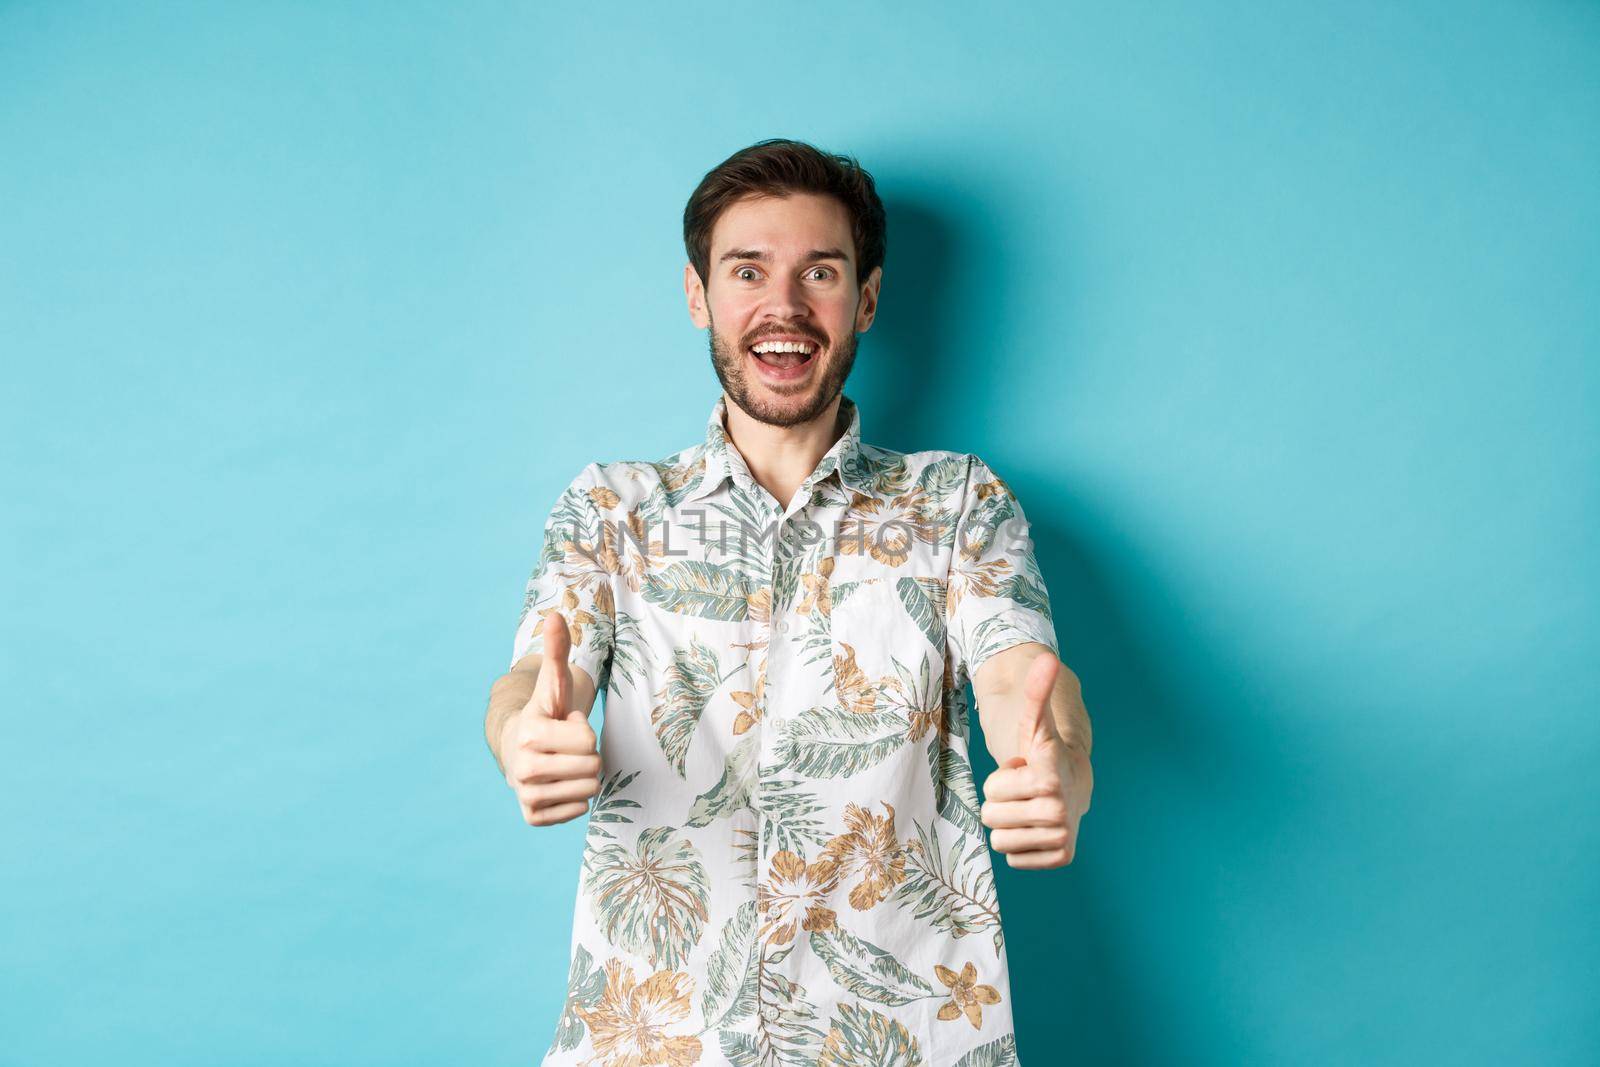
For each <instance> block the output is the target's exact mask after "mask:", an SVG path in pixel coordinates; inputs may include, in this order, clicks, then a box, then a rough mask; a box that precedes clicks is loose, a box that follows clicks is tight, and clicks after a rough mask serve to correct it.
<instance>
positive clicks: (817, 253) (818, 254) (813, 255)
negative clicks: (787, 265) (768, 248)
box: [717, 248, 849, 263]
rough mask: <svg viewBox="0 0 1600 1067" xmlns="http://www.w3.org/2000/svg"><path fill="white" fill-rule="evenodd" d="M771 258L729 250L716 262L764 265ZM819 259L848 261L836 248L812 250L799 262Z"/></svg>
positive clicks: (749, 250)
mask: <svg viewBox="0 0 1600 1067" xmlns="http://www.w3.org/2000/svg"><path fill="white" fill-rule="evenodd" d="M771 258H772V257H771V256H769V255H767V253H765V252H763V251H760V250H758V249H754V248H730V249H728V250H727V251H726V252H724V253H722V256H721V258H719V259H718V260H717V262H718V263H726V262H727V261H728V260H730V259H753V260H755V261H756V262H757V263H765V262H767V261H768V260H769V259H771ZM821 259H837V260H840V261H848V259H849V257H848V256H846V255H845V254H844V252H842V251H840V250H839V249H837V248H813V249H812V250H811V251H810V252H807V253H806V256H805V258H804V259H803V260H801V262H802V263H815V262H817V261H818V260H821Z"/></svg>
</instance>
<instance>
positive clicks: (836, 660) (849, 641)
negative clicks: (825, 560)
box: [831, 574, 946, 734]
mask: <svg viewBox="0 0 1600 1067" xmlns="http://www.w3.org/2000/svg"><path fill="white" fill-rule="evenodd" d="M943 592H944V583H943V582H942V581H941V580H939V579H933V578H918V577H913V576H910V575H895V574H884V575H877V576H873V577H870V578H863V579H860V580H858V581H853V582H840V583H837V584H836V586H835V588H834V591H833V596H834V601H833V611H832V622H833V625H832V634H831V640H832V646H833V649H832V650H833V681H834V690H835V693H836V695H837V697H838V700H839V703H840V704H842V705H843V706H844V707H845V708H846V709H847V710H850V711H853V712H858V713H868V712H891V711H892V712H897V713H898V714H900V715H901V716H903V717H905V718H907V719H908V720H912V721H913V722H915V721H917V720H918V719H919V718H922V717H926V716H928V715H932V714H936V713H937V712H938V711H939V709H940V708H941V707H942V698H943V682H944V663H945V652H946V642H945V628H944V599H943ZM917 733H919V734H920V733H921V731H920V729H919V730H917Z"/></svg>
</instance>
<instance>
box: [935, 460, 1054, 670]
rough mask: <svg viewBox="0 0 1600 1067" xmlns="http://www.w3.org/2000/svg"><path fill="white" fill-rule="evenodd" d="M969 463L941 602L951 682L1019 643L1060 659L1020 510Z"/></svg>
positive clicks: (1000, 485)
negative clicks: (1037, 646) (1030, 644)
mask: <svg viewBox="0 0 1600 1067" xmlns="http://www.w3.org/2000/svg"><path fill="white" fill-rule="evenodd" d="M970 459H971V463H970V465H969V467H968V473H967V483H966V496H965V498H964V500H963V502H962V505H961V512H960V515H959V517H958V519H957V521H956V535H955V546H954V551H953V553H952V557H951V563H950V583H949V587H948V589H947V591H946V598H945V624H946V630H947V633H948V635H949V647H950V655H951V657H952V660H953V672H954V677H955V678H956V679H957V681H958V682H959V681H961V680H964V679H968V678H971V677H972V676H973V675H975V674H976V673H977V672H978V668H979V667H981V666H982V665H983V664H984V662H985V661H986V660H988V658H989V657H990V656H993V655H994V654H995V653H996V652H1001V651H1004V650H1005V649H1008V648H1010V647H1011V646H1013V645H1018V644H1021V643H1023V642H1024V641H1037V642H1039V643H1040V644H1042V645H1045V646H1046V647H1048V648H1049V649H1050V650H1051V651H1052V652H1054V653H1055V654H1056V655H1057V656H1059V655H1060V654H1061V646H1060V645H1059V643H1058V642H1057V640H1056V629H1055V624H1054V622H1053V621H1052V618H1051V615H1050V595H1049V593H1048V591H1047V590H1046V589H1045V584H1044V576H1043V574H1041V573H1040V570H1039V563H1038V560H1037V559H1036V558H1035V556H1034V547H1033V540H1032V538H1031V537H1029V536H1028V532H1029V527H1028V521H1027V518H1026V516H1024V515H1023V513H1022V505H1021V503H1020V502H1018V500H1017V497H1016V494H1015V493H1013V492H1012V491H1011V487H1010V486H1008V485H1007V484H1006V483H1005V481H1004V480H1002V479H1001V478H1000V476H999V475H997V474H995V473H994V471H993V470H991V469H990V468H989V466H988V464H986V463H984V461H983V460H981V459H979V458H978V457H977V456H972V457H970Z"/></svg>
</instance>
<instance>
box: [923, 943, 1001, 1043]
mask: <svg viewBox="0 0 1600 1067" xmlns="http://www.w3.org/2000/svg"><path fill="white" fill-rule="evenodd" d="M933 970H934V973H935V974H937V975H938V976H939V981H941V982H943V983H944V984H945V985H947V986H949V987H950V999H949V1000H947V1001H945V1003H944V1004H943V1005H942V1006H941V1007H940V1008H939V1018H940V1019H944V1020H949V1019H954V1018H955V1017H956V1016H958V1015H961V1014H963V1013H965V1014H966V1017H967V1022H969V1023H971V1024H972V1028H973V1029H974V1030H976V1029H978V1028H979V1027H980V1026H982V1025H983V1005H985V1004H998V1003H1000V991H999V990H998V989H996V988H995V987H994V986H992V985H977V984H975V983H976V982H977V981H978V969H977V968H976V967H974V966H973V965H972V961H971V960H968V961H967V965H966V966H965V967H963V968H961V973H960V974H957V973H956V972H954V971H952V970H951V969H950V968H948V967H946V966H944V965H943V964H940V963H935V964H934V965H933Z"/></svg>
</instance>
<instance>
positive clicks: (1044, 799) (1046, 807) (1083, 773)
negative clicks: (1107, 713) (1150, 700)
mask: <svg viewBox="0 0 1600 1067" xmlns="http://www.w3.org/2000/svg"><path fill="white" fill-rule="evenodd" d="M972 689H973V694H974V695H975V696H976V697H977V700H978V718H979V721H980V722H981V723H982V725H983V736H984V738H985V740H986V741H987V742H988V745H989V751H990V753H991V754H992V755H993V756H994V758H995V762H996V763H998V764H999V767H998V768H996V770H995V771H994V773H992V774H990V775H989V777H988V778H987V779H985V780H984V783H983V791H984V797H985V800H984V804H983V807H982V809H981V816H980V817H981V819H982V821H983V823H984V825H985V826H988V827H990V828H991V829H992V830H993V831H994V832H993V833H992V834H991V835H990V843H991V844H992V845H993V846H994V848H995V850H996V851H998V852H1002V853H1006V859H1007V862H1008V863H1010V864H1011V866H1013V867H1029V868H1043V867H1060V866H1064V865H1066V864H1068V863H1071V862H1072V858H1073V856H1074V854H1075V853H1076V851H1077V840H1078V823H1079V821H1080V820H1081V819H1082V818H1083V816H1084V813H1085V812H1087V811H1088V810H1089V797H1090V794H1091V793H1093V792H1094V768H1093V767H1092V766H1091V764H1090V762H1089V751H1090V748H1091V747H1092V744H1093V737H1092V735H1091V732H1090V726H1089V712H1088V709H1086V708H1085V707H1084V706H1083V695H1082V688H1081V686H1080V685H1079V683H1078V678H1077V675H1075V674H1073V673H1072V671H1071V670H1069V669H1068V668H1067V667H1066V666H1065V665H1064V664H1062V663H1061V661H1060V660H1058V659H1057V658H1056V656H1055V653H1054V652H1052V651H1051V650H1050V649H1049V648H1047V647H1046V646H1044V645H1043V644H1040V643H1038V642H1034V641H1026V642H1023V643H1021V644H1017V645H1013V646H1011V647H1010V648H1007V649H1004V650H1002V651H1000V652H997V653H995V654H994V655H993V656H991V657H989V659H987V660H986V661H984V663H983V664H982V665H981V666H979V668H978V671H977V674H976V675H974V676H973V679H972Z"/></svg>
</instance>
